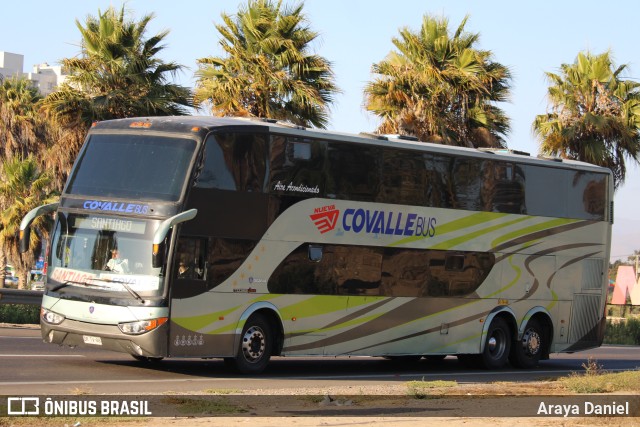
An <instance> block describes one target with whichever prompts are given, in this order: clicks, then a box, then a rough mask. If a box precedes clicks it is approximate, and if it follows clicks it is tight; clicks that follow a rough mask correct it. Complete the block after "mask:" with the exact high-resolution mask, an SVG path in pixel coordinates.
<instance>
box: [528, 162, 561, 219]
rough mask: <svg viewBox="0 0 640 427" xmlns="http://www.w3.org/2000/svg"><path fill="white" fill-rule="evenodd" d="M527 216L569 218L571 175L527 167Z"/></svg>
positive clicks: (547, 169) (550, 169)
mask: <svg viewBox="0 0 640 427" xmlns="http://www.w3.org/2000/svg"><path fill="white" fill-rule="evenodd" d="M524 169H525V173H526V175H525V176H526V180H525V183H526V184H525V185H526V190H525V203H526V205H527V214H529V215H539V216H549V217H563V218H566V217H567V216H568V211H567V189H568V177H569V174H568V173H567V171H566V170H562V169H556V168H547V167H540V166H531V165H525V167H524Z"/></svg>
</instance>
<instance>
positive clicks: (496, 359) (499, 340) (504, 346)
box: [480, 317, 512, 369]
mask: <svg viewBox="0 0 640 427" xmlns="http://www.w3.org/2000/svg"><path fill="white" fill-rule="evenodd" d="M511 340H512V337H511V330H510V328H509V325H508V324H507V322H506V321H505V320H504V319H503V318H501V317H496V318H494V319H493V320H492V321H491V325H489V329H488V330H487V339H486V341H485V343H484V351H483V352H482V354H481V355H480V356H481V362H482V366H483V367H484V368H486V369H500V368H502V367H503V366H504V365H505V364H506V363H507V360H509V352H510V350H511Z"/></svg>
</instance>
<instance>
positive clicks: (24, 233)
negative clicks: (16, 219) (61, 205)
mask: <svg viewBox="0 0 640 427" xmlns="http://www.w3.org/2000/svg"><path fill="white" fill-rule="evenodd" d="M56 209H58V203H49V204H48V205H42V206H38V207H37V208H35V209H31V210H30V211H29V212H28V213H27V214H26V215H25V216H24V218H22V222H20V245H19V248H18V249H19V250H20V253H21V254H23V253H25V252H27V251H28V250H29V239H30V238H31V223H32V222H33V220H34V219H36V218H37V217H39V216H42V215H44V214H47V213H49V212H54V211H55V210H56Z"/></svg>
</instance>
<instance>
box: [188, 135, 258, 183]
mask: <svg viewBox="0 0 640 427" xmlns="http://www.w3.org/2000/svg"><path fill="white" fill-rule="evenodd" d="M266 171H267V143H266V136H265V135H255V134H236V133H224V134H216V135H212V136H210V137H209V138H207V142H206V146H205V153H204V159H203V161H202V168H201V170H200V173H199V175H198V179H197V181H196V187H198V188H215V189H218V190H235V191H250V192H262V191H264V186H265V183H266V181H265V178H266Z"/></svg>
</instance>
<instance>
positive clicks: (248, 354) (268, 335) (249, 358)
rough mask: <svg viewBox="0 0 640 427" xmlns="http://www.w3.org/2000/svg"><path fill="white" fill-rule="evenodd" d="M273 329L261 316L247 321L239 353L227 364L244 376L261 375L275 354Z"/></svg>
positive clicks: (254, 316)
mask: <svg viewBox="0 0 640 427" xmlns="http://www.w3.org/2000/svg"><path fill="white" fill-rule="evenodd" d="M272 331H273V328H272V327H271V325H270V324H269V322H268V321H267V319H266V318H265V317H264V316H263V315H261V314H254V315H252V316H251V317H249V319H247V321H246V323H245V324H244V328H242V335H241V336H240V344H239V346H238V352H237V353H236V357H234V358H226V359H225V364H226V365H227V366H232V367H233V368H235V370H236V371H238V372H240V373H242V374H249V375H253V374H259V373H261V372H262V371H264V369H265V368H266V367H267V364H268V363H269V360H270V359H271V354H272V352H273V341H274V340H273V332H272Z"/></svg>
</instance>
